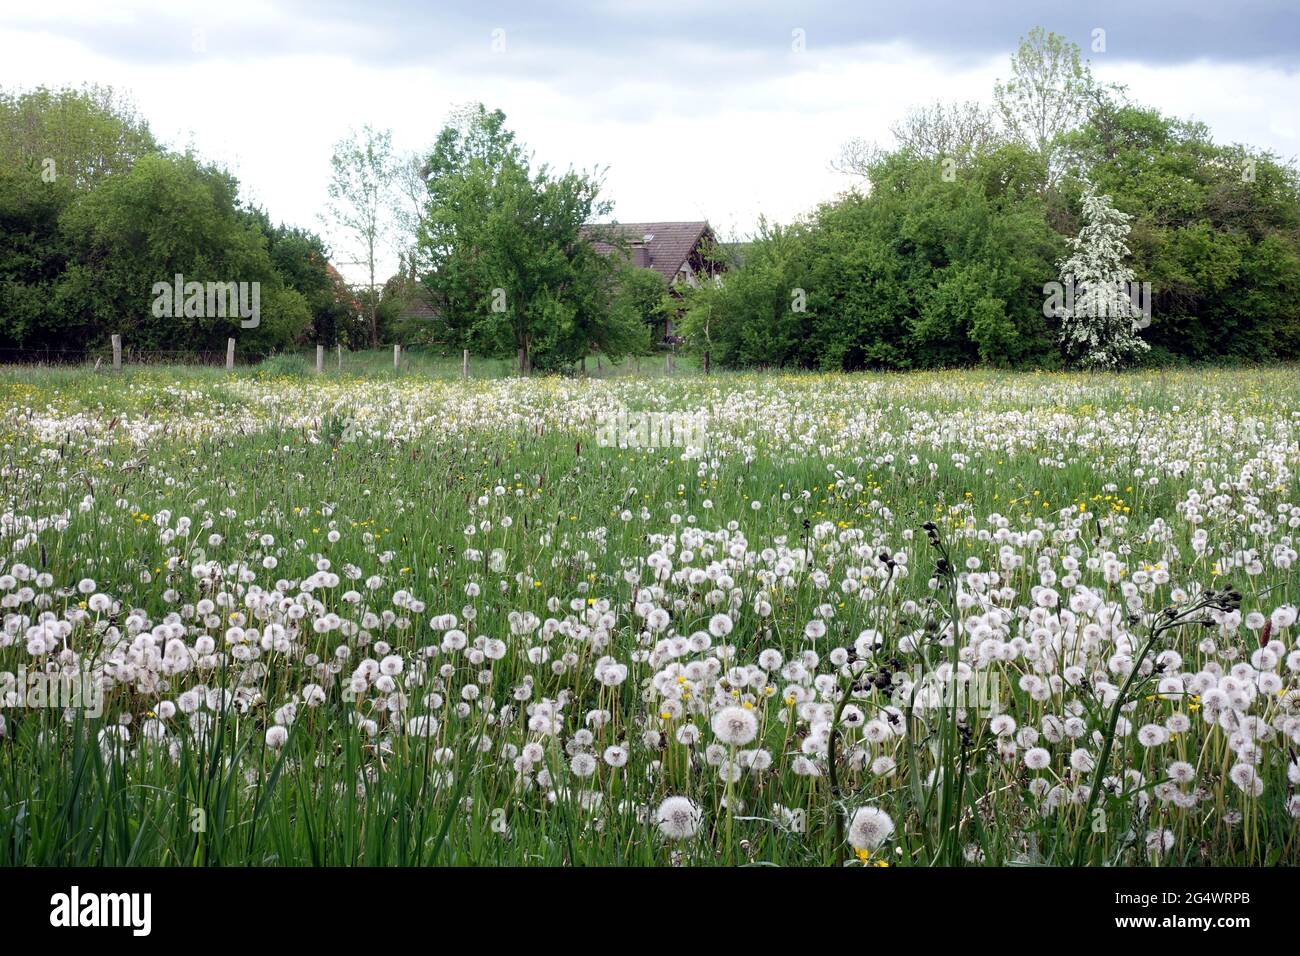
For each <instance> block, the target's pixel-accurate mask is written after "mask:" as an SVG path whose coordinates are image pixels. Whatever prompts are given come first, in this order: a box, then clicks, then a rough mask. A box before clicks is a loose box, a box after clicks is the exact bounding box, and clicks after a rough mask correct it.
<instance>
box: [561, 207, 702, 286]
mask: <svg viewBox="0 0 1300 956" xmlns="http://www.w3.org/2000/svg"><path fill="white" fill-rule="evenodd" d="M582 232H583V235H584V237H590V236H592V235H599V234H602V233H603V234H605V235H609V234H613V235H614V236H617V237H618V238H620V239H623V240H625V241H626V242H628V243H630V244H634V246H635V244H638V243H642V242H643V241H644V245H643V246H642V248H644V250H645V253H644V254H643V257H638V256H637V255H636V253H635V251H634V252H633V258H632V261H633V263H634V264H635V265H642V266H646V267H648V268H651V269H654V270H655V271H656V272H658V273H659V274H660V275H661V276H663V277H664V280H665V281H666V282H672V281H673V280H674V279H675V278H677V273H678V272H680V271H681V268H682V266H683V265H685V264H686V261H687V260H688V259H689V258H690V256H691V254H692V253H693V252H695V250H696V248H697V247H698V246H699V245H700V243H701V241H702V240H704V239H705V238H708V239H712V238H713V230H712V229H710V228H709V224H708V223H707V222H705V221H703V220H700V221H699V222H619V223H609V224H603V223H601V224H588V225H586V226H583V227H582ZM647 236H649V237H651V238H649V239H647V238H646V237H647ZM592 245H593V246H595V247H596V249H597V251H599V252H602V253H606V254H608V253H611V252H613V251H614V248H615V247H614V246H612V245H610V244H609V243H607V242H602V241H601V240H600V239H595V240H593V242H592ZM642 258H644V261H641V260H642Z"/></svg>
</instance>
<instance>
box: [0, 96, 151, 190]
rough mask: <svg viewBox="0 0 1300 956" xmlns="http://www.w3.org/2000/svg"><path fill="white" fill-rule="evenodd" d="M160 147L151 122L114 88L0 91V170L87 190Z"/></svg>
mask: <svg viewBox="0 0 1300 956" xmlns="http://www.w3.org/2000/svg"><path fill="white" fill-rule="evenodd" d="M157 150H158V144H157V143H156V142H155V141H154V138H153V134H152V133H150V132H149V126H148V124H147V123H145V121H144V120H143V119H141V118H140V117H138V116H137V115H136V114H135V110H134V109H133V107H132V106H131V104H130V103H129V102H127V101H125V100H123V98H122V97H120V96H119V95H118V94H117V93H115V92H114V91H113V89H112V88H111V87H107V86H87V87H83V88H82V89H79V90H73V89H60V90H49V89H46V88H45V87H38V88H37V89H35V90H31V91H30V92H27V93H21V94H15V93H9V92H6V91H4V90H0V170H6V171H17V170H23V171H28V172H33V173H37V174H43V175H44V176H45V180H46V181H47V182H48V181H54V182H63V183H66V184H67V185H68V186H70V187H71V188H73V189H75V190H77V191H78V192H87V191H89V190H91V189H93V188H94V187H95V186H96V185H98V184H99V183H101V182H103V181H104V180H105V179H106V178H108V177H110V176H114V175H118V174H121V173H124V172H126V171H127V170H129V169H130V168H131V165H132V164H133V163H134V162H135V161H136V160H137V159H139V158H140V157H141V156H146V155H148V154H150V153H153V152H156V151H157Z"/></svg>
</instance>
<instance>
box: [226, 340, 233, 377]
mask: <svg viewBox="0 0 1300 956" xmlns="http://www.w3.org/2000/svg"><path fill="white" fill-rule="evenodd" d="M234 370H235V340H234V339H226V371H227V372H233V371H234Z"/></svg>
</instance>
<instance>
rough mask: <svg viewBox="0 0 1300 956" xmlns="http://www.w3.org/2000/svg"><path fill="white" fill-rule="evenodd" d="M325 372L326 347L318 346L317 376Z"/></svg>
mask: <svg viewBox="0 0 1300 956" xmlns="http://www.w3.org/2000/svg"><path fill="white" fill-rule="evenodd" d="M323 371H325V346H323V345H318V346H316V374H317V375H319V374H321V373H322V372H323Z"/></svg>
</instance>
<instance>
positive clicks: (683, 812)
mask: <svg viewBox="0 0 1300 956" xmlns="http://www.w3.org/2000/svg"><path fill="white" fill-rule="evenodd" d="M702 819H703V814H702V813H701V812H700V809H699V807H697V806H696V805H695V804H694V803H692V802H691V801H690V799H689V798H687V797H668V798H667V799H666V800H664V801H663V803H661V804H659V810H658V811H657V812H656V813H655V822H656V823H657V824H658V825H659V832H660V833H662V834H663V835H664V836H666V837H667V838H668V839H670V840H686V839H689V838H690V837H693V836H695V833H696V831H698V830H699V828H700V822H701V820H702Z"/></svg>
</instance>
